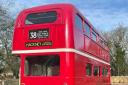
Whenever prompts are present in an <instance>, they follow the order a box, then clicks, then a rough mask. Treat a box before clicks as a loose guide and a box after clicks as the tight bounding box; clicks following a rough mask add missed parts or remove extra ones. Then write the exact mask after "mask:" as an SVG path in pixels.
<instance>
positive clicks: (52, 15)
mask: <svg viewBox="0 0 128 85" xmlns="http://www.w3.org/2000/svg"><path fill="white" fill-rule="evenodd" d="M56 19H57V12H56V11H49V12H40V13H32V14H28V16H27V17H26V20H25V24H26V25H30V24H43V23H52V22H54V21H56Z"/></svg>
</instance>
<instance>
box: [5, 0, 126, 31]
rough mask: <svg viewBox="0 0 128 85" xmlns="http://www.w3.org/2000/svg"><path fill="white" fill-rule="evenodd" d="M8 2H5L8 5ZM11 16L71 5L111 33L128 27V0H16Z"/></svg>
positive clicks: (98, 26)
mask: <svg viewBox="0 0 128 85" xmlns="http://www.w3.org/2000/svg"><path fill="white" fill-rule="evenodd" d="M7 1H8V0H3V2H4V3H3V4H6V2H7ZM14 2H15V4H13V6H11V7H10V14H11V15H12V16H17V14H18V13H19V12H20V11H21V10H22V9H24V8H30V7H34V6H40V5H46V4H53V3H71V4H73V5H75V6H76V7H77V8H78V10H80V12H82V14H83V15H84V16H85V17H86V18H87V19H88V20H89V21H90V22H91V23H92V24H93V25H94V27H95V28H96V29H97V30H101V31H109V30H112V29H113V28H114V27H116V26H117V25H118V24H122V25H124V26H128V0H14Z"/></svg>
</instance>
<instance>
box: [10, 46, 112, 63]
mask: <svg viewBox="0 0 128 85" xmlns="http://www.w3.org/2000/svg"><path fill="white" fill-rule="evenodd" d="M47 52H74V53H76V54H79V55H82V56H84V57H87V58H91V59H93V60H96V61H99V62H101V63H104V64H107V65H110V64H109V63H108V62H106V61H104V60H101V59H99V58H96V57H94V56H92V55H89V54H87V53H85V52H81V51H78V50H76V49H72V48H57V49H38V50H17V51H12V54H26V53H47Z"/></svg>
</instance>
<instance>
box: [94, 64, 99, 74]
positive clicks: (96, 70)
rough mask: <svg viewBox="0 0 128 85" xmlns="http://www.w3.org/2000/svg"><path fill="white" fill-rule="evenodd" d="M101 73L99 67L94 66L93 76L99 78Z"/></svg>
mask: <svg viewBox="0 0 128 85" xmlns="http://www.w3.org/2000/svg"><path fill="white" fill-rule="evenodd" d="M99 71H100V69H99V67H98V66H94V72H93V75H94V76H99Z"/></svg>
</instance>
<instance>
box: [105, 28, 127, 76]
mask: <svg viewBox="0 0 128 85" xmlns="http://www.w3.org/2000/svg"><path fill="white" fill-rule="evenodd" d="M127 31H128V29H127V27H124V26H122V25H119V26H117V27H116V28H115V29H114V30H112V31H110V32H106V33H103V34H104V36H105V37H106V39H107V43H108V46H109V48H110V54H111V68H112V75H119V76H120V75H128V69H126V67H127V66H128V63H127V59H128V56H127V55H126V51H127V49H128V47H127V45H128V39H126V37H128V35H127Z"/></svg>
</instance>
